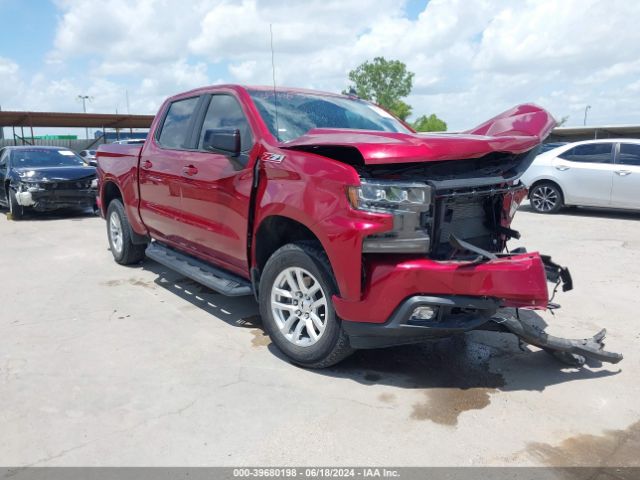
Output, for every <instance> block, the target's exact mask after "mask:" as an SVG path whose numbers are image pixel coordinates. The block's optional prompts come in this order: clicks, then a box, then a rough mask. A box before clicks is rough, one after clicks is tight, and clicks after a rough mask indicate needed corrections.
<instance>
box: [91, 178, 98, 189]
mask: <svg viewBox="0 0 640 480" xmlns="http://www.w3.org/2000/svg"><path fill="white" fill-rule="evenodd" d="M91 188H98V179H97V178H94V179H93V180H91Z"/></svg>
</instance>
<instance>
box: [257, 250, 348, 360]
mask: <svg viewBox="0 0 640 480" xmlns="http://www.w3.org/2000/svg"><path fill="white" fill-rule="evenodd" d="M328 265H329V260H328V258H327V256H326V254H325V253H324V252H323V251H322V249H320V248H318V247H317V246H316V245H314V244H311V243H299V244H288V245H285V246H284V247H282V248H280V249H278V250H277V251H276V252H275V253H274V254H273V255H272V256H271V258H269V260H268V261H267V264H266V265H265V267H264V270H263V273H262V276H261V279H260V302H259V303H260V315H261V316H262V321H263V324H264V327H265V330H266V331H267V333H268V334H269V336H270V337H271V340H272V341H273V343H274V344H275V345H276V346H277V347H278V348H279V349H280V350H281V351H282V352H283V353H284V354H285V355H287V356H288V357H289V358H290V359H291V360H292V361H293V362H294V363H297V364H299V365H301V366H304V367H310V368H324V367H329V366H331V365H334V364H336V363H338V362H340V361H341V360H343V359H344V358H346V357H347V356H348V355H349V354H351V352H352V351H353V350H352V349H351V347H350V345H349V339H348V337H347V335H346V334H345V333H344V330H343V329H342V323H341V320H340V319H339V318H338V316H337V315H336V312H335V309H334V308H333V304H332V303H331V297H332V296H333V295H334V294H335V293H336V291H337V288H336V285H335V280H334V278H333V274H332V272H331V270H330V268H329V266H328Z"/></svg>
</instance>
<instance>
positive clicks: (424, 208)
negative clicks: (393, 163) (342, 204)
mask: <svg viewBox="0 0 640 480" xmlns="http://www.w3.org/2000/svg"><path fill="white" fill-rule="evenodd" d="M347 195H348V198H349V203H350V204H351V206H352V207H353V208H355V209H357V210H365V211H368V212H378V213H391V214H393V230H391V231H389V232H384V233H379V234H375V235H370V236H368V237H366V238H365V239H364V241H363V244H362V251H363V252H364V253H427V252H428V251H429V246H430V241H431V239H430V237H429V231H430V230H431V222H432V220H431V219H432V214H431V203H432V202H431V197H432V194H431V187H430V186H429V185H427V184H425V183H418V182H396V181H390V180H366V179H363V180H361V184H360V186H357V187H355V186H353V187H348V190H347Z"/></svg>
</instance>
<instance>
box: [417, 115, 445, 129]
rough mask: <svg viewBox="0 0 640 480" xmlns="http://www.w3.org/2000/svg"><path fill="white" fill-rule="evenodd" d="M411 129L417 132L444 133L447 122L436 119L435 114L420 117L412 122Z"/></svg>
mask: <svg viewBox="0 0 640 480" xmlns="http://www.w3.org/2000/svg"><path fill="white" fill-rule="evenodd" d="M413 128H414V129H415V130H416V131H417V132H444V131H446V130H447V122H445V121H444V120H442V119H440V118H438V117H437V116H436V114H435V113H432V114H431V115H429V116H426V115H422V116H421V117H418V119H417V120H416V121H415V122H413Z"/></svg>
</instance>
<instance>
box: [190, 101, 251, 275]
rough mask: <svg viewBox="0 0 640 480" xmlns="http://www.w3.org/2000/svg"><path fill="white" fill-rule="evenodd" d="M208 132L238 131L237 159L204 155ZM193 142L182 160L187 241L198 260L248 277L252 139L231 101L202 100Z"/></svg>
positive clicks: (243, 117) (219, 154)
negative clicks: (191, 147)
mask: <svg viewBox="0 0 640 480" xmlns="http://www.w3.org/2000/svg"><path fill="white" fill-rule="evenodd" d="M210 129H238V130H239V131H240V144H241V147H240V148H241V151H242V152H241V153H240V155H239V156H238V157H231V156H229V155H227V154H224V153H223V152H214V151H206V150H205V149H204V148H203V139H204V135H205V132H206V131H207V130H210ZM192 142H193V145H194V150H193V151H190V152H189V154H188V155H187V156H185V157H184V158H183V160H184V161H183V162H182V168H183V171H182V176H181V179H180V185H181V193H182V215H181V218H182V219H183V222H184V225H183V229H184V232H185V237H186V238H187V239H188V242H189V244H190V247H191V248H192V249H193V251H194V253H196V254H197V255H198V256H200V257H203V258H204V259H206V260H209V261H213V262H214V263H216V264H218V265H220V266H222V267H224V268H227V269H229V270H232V271H234V272H235V273H237V274H240V275H245V276H246V275H248V265H247V227H248V223H249V198H250V195H251V185H252V179H253V172H252V169H251V168H250V166H251V165H252V162H250V161H249V157H250V152H251V149H252V147H253V144H254V136H253V133H252V131H251V127H250V125H249V122H248V119H247V116H246V114H245V112H244V111H243V110H242V107H241V104H240V102H239V101H238V100H237V99H236V97H235V96H233V95H232V94H231V93H216V94H213V95H207V96H206V97H205V98H204V100H203V104H202V107H201V111H200V119H199V121H198V122H197V123H196V128H195V131H194V137H193V139H192Z"/></svg>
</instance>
